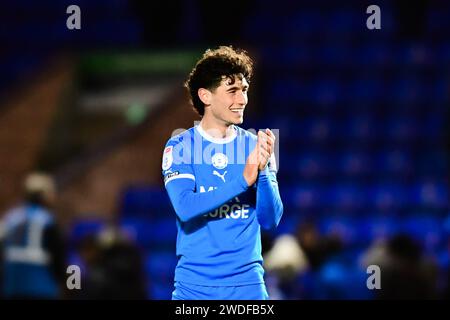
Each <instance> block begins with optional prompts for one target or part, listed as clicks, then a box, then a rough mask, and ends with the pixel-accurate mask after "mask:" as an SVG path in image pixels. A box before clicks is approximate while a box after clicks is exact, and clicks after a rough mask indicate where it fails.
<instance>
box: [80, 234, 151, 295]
mask: <svg viewBox="0 0 450 320" xmlns="http://www.w3.org/2000/svg"><path fill="white" fill-rule="evenodd" d="M79 254H80V256H81V259H82V260H83V262H84V264H85V272H84V273H83V279H82V290H81V291H79V292H74V294H75V296H74V298H75V299H94V300H97V299H133V300H142V299H147V298H148V297H147V292H146V287H145V283H147V282H146V281H145V278H144V271H143V265H142V258H141V253H140V251H139V248H138V247H137V246H136V245H135V244H134V243H133V242H132V241H131V240H129V239H128V238H127V237H126V236H125V235H124V234H123V233H122V232H121V231H120V230H117V229H116V228H114V227H111V228H108V229H105V230H104V231H102V232H101V233H100V234H99V235H97V236H94V235H91V236H88V237H86V238H85V239H83V241H82V242H81V244H80V246H79Z"/></svg>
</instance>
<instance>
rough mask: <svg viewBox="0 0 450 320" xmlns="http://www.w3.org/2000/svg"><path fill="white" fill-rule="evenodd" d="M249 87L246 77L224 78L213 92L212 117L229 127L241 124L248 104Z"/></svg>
mask: <svg viewBox="0 0 450 320" xmlns="http://www.w3.org/2000/svg"><path fill="white" fill-rule="evenodd" d="M248 87H249V84H248V82H247V80H246V79H245V78H244V77H242V79H240V78H239V77H234V79H230V78H224V79H223V80H222V82H221V83H220V86H219V87H217V88H216V90H214V91H213V92H212V96H211V105H210V107H211V115H212V116H213V117H214V118H215V119H216V120H218V121H220V122H224V123H225V124H227V125H231V124H241V123H242V122H243V121H244V109H245V106H246V105H247V102H248V97H247V91H248Z"/></svg>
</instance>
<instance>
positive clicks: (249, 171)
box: [244, 129, 273, 187]
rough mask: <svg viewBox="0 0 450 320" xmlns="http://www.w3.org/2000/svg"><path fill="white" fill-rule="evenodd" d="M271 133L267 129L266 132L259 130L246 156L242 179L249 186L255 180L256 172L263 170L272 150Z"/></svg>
mask: <svg viewBox="0 0 450 320" xmlns="http://www.w3.org/2000/svg"><path fill="white" fill-rule="evenodd" d="M270 135H273V133H272V132H271V131H270V130H268V129H267V132H263V131H259V132H258V140H257V142H256V146H255V148H254V149H253V151H252V152H251V153H250V155H249V156H248V158H247V162H246V163H245V168H244V179H245V181H247V185H248V186H249V187H250V186H251V185H253V184H254V183H255V182H256V179H257V178H258V172H259V171H261V170H264V168H265V167H266V164H267V161H268V160H269V157H270V155H271V152H272V150H273V148H272V145H273V140H272V139H270V138H269V137H270Z"/></svg>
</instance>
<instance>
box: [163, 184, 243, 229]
mask: <svg viewBox="0 0 450 320" xmlns="http://www.w3.org/2000/svg"><path fill="white" fill-rule="evenodd" d="M190 183H191V184H192V183H193V182H192V181H191V182H190V181H189V180H181V179H179V180H177V181H171V182H170V183H169V184H168V185H167V186H166V188H167V191H168V194H169V198H170V200H171V202H172V205H173V207H174V209H175V212H176V214H177V216H178V217H179V218H180V220H181V221H183V222H187V221H189V220H191V219H193V218H195V217H198V216H200V215H203V214H205V213H208V212H210V211H213V210H215V209H217V208H218V207H220V206H221V205H223V204H224V203H226V202H228V201H230V200H231V199H233V198H234V197H237V196H238V195H240V194H241V193H242V192H244V191H246V190H247V189H248V186H247V183H246V182H245V179H244V178H243V176H239V178H237V179H234V180H232V181H230V182H229V183H226V184H224V185H222V186H221V187H218V188H217V189H215V190H212V191H209V192H194V190H193V187H192V185H190Z"/></svg>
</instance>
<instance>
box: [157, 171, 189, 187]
mask: <svg viewBox="0 0 450 320" xmlns="http://www.w3.org/2000/svg"><path fill="white" fill-rule="evenodd" d="M181 178H184V179H192V180H194V181H195V177H194V175H193V174H190V173H182V174H178V175H176V176H173V177H170V178H169V179H167V180H166V181H165V182H164V185H165V186H166V185H167V184H168V183H169V182H170V181H172V180H175V179H181Z"/></svg>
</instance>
